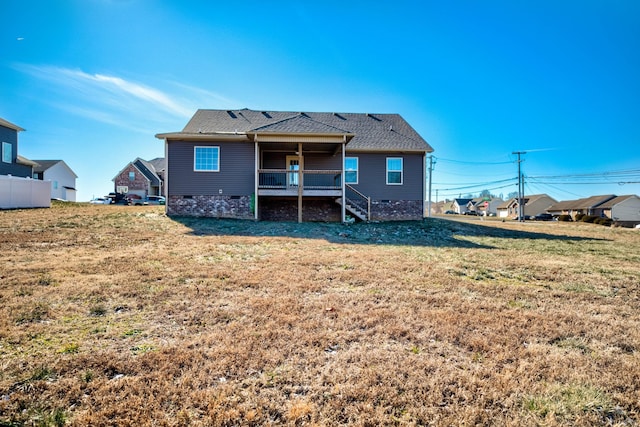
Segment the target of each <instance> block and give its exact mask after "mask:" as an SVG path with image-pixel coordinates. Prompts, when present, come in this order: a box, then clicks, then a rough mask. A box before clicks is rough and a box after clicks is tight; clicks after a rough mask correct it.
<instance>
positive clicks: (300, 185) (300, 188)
mask: <svg viewBox="0 0 640 427" xmlns="http://www.w3.org/2000/svg"><path fill="white" fill-rule="evenodd" d="M298 159H299V163H300V165H299V166H298V222H299V223H301V222H302V191H303V188H304V173H303V170H304V158H303V157H302V143H301V142H298Z"/></svg>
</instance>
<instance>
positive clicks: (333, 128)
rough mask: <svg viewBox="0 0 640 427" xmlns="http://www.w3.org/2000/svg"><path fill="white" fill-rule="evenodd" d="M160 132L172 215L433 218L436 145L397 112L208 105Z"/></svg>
mask: <svg viewBox="0 0 640 427" xmlns="http://www.w3.org/2000/svg"><path fill="white" fill-rule="evenodd" d="M156 137H157V138H159V139H162V140H164V142H165V158H166V162H167V166H166V173H165V186H166V196H167V208H166V209H167V213H168V214H169V215H193V216H209V217H220V218H247V219H259V220H286V221H295V220H297V221H299V222H302V221H345V220H346V217H347V216H348V215H349V216H352V217H357V218H360V219H362V220H413V219H421V218H423V217H424V209H425V206H424V202H425V171H426V165H425V162H426V154H427V153H429V152H432V151H433V149H432V148H431V147H430V146H429V144H428V143H427V142H426V141H425V140H424V139H423V138H422V137H421V136H420V135H419V134H418V133H417V132H416V131H415V130H414V129H413V128H412V127H411V126H410V125H409V124H408V123H407V122H406V121H405V120H404V119H403V118H402V117H401V116H399V115H397V114H364V113H302V112H282V111H254V110H248V109H243V110H233V111H232V110H198V111H197V112H196V113H195V115H194V116H193V118H192V119H191V120H190V121H189V123H187V125H186V126H185V128H184V129H183V130H182V131H181V132H173V133H163V134H158V135H156Z"/></svg>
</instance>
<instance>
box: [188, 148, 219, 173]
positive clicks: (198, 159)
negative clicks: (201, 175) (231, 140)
mask: <svg viewBox="0 0 640 427" xmlns="http://www.w3.org/2000/svg"><path fill="white" fill-rule="evenodd" d="M193 170H194V171H196V172H220V147H193Z"/></svg>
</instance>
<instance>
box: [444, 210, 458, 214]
mask: <svg viewBox="0 0 640 427" xmlns="http://www.w3.org/2000/svg"><path fill="white" fill-rule="evenodd" d="M444 214H445V215H457V214H458V212H456V211H444Z"/></svg>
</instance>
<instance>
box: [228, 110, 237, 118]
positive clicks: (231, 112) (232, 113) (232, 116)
mask: <svg viewBox="0 0 640 427" xmlns="http://www.w3.org/2000/svg"><path fill="white" fill-rule="evenodd" d="M227 114H228V115H229V116H230V117H231V118H232V119H237V118H238V116H236V115H235V113H234V112H233V111H231V110H227Z"/></svg>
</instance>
